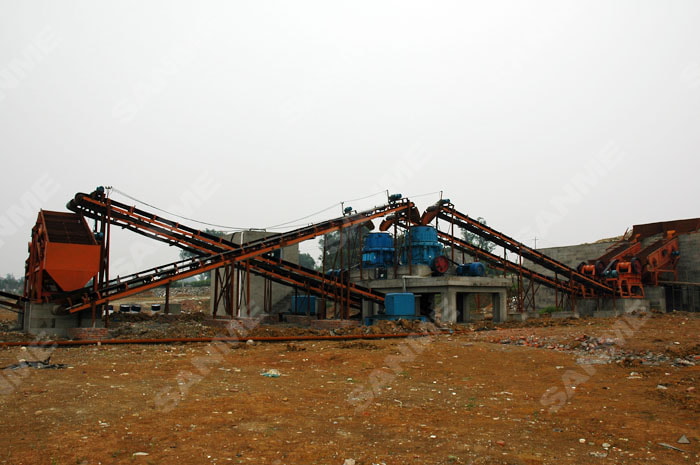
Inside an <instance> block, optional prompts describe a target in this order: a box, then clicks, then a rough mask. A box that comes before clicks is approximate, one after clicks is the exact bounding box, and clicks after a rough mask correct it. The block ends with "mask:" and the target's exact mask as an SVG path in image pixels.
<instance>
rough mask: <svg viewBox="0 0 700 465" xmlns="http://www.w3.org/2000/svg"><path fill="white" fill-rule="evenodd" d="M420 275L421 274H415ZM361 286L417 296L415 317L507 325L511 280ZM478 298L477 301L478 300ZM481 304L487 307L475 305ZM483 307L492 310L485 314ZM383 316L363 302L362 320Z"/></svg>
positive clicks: (411, 279)
mask: <svg viewBox="0 0 700 465" xmlns="http://www.w3.org/2000/svg"><path fill="white" fill-rule="evenodd" d="M414 272H416V273H420V272H421V271H420V270H416V271H414ZM360 284H362V285H364V286H366V287H369V288H372V289H375V290H378V291H380V292H384V293H390V292H412V293H413V294H415V296H416V302H415V316H425V317H428V318H429V319H433V320H435V321H439V322H444V323H462V322H468V321H475V320H481V319H484V318H488V317H489V315H487V314H485V313H488V314H490V315H491V316H492V318H493V321H506V320H507V319H508V311H507V289H508V287H509V286H510V285H511V280H510V279H509V278H494V277H468V276H454V275H444V276H430V275H428V276H421V275H420V274H418V275H401V274H398V276H397V277H394V278H392V279H374V280H367V281H361V282H360ZM477 296H478V298H477ZM479 300H481V303H483V304H484V305H483V306H482V305H476V304H477V302H478V301H479ZM484 307H487V308H488V309H490V311H488V310H487V312H484ZM381 313H382V309H381V308H380V306H379V305H377V304H374V303H371V302H364V304H363V309H362V316H363V318H365V317H371V316H373V315H378V314H381Z"/></svg>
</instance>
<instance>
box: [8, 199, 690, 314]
mask: <svg viewBox="0 0 700 465" xmlns="http://www.w3.org/2000/svg"><path fill="white" fill-rule="evenodd" d="M67 207H68V209H69V210H71V212H72V213H62V212H49V211H43V210H42V211H41V212H40V213H39V216H38V218H37V223H36V225H35V226H34V228H33V229H32V241H31V243H30V244H29V258H28V259H27V263H26V276H25V291H24V297H19V296H14V295H11V294H7V293H2V294H1V295H0V297H2V299H0V305H3V306H6V307H10V308H14V309H15V310H18V309H20V308H21V307H22V305H23V303H24V302H25V301H31V302H52V303H55V304H57V305H59V306H60V307H61V309H62V310H61V311H62V312H66V313H74V312H79V311H82V310H86V309H92V310H93V317H95V315H96V310H97V308H98V306H102V305H106V304H107V303H108V302H109V301H111V300H115V299H119V298H123V297H127V296H129V295H133V294H136V293H139V292H143V291H144V290H147V289H151V288H155V287H158V286H166V310H167V302H168V297H167V296H168V295H169V285H170V283H172V282H174V281H177V280H180V279H183V278H187V277H190V276H194V275H196V274H200V273H202V272H206V271H215V273H214V279H213V283H212V285H213V286H214V287H215V293H214V294H215V300H216V302H215V306H214V308H215V309H218V307H219V304H221V306H222V307H223V308H224V312H225V313H226V314H227V315H229V316H242V315H239V312H240V309H241V308H240V300H241V295H234V290H233V287H234V286H233V280H234V276H236V275H237V274H238V275H240V274H241V273H243V274H245V275H246V276H248V278H247V279H248V281H247V283H248V286H247V288H246V289H244V290H243V291H241V290H240V289H239V291H238V292H239V294H241V293H243V294H247V295H245V299H246V302H250V295H249V294H250V286H249V282H250V281H249V275H250V274H255V275H259V276H263V277H265V278H266V279H268V280H269V281H272V282H278V283H281V284H285V285H289V286H293V287H295V288H298V289H301V290H303V291H304V292H306V293H310V294H314V295H318V296H321V297H322V298H328V299H331V300H333V301H335V302H337V303H338V304H339V305H340V306H341V308H342V310H343V312H342V316H343V317H344V318H347V317H348V315H349V309H350V308H351V307H359V306H360V304H361V302H362V301H363V300H369V301H374V302H378V303H382V302H383V300H384V296H383V294H382V293H380V292H376V291H373V290H371V289H368V288H365V287H363V286H359V285H357V284H354V283H351V282H349V281H348V278H347V273H342V272H341V273H339V274H338V275H336V276H334V277H329V276H327V275H326V274H325V273H323V272H318V271H315V270H309V269H306V268H304V267H301V266H299V265H296V264H293V263H290V262H287V261H284V260H281V259H280V258H279V256H275V254H274V252H276V251H278V250H279V249H281V248H283V247H287V246H290V245H294V244H298V243H300V242H302V241H306V240H309V239H313V238H316V237H319V236H322V235H325V234H328V233H331V232H334V231H340V232H341V234H342V231H343V230H345V229H347V228H351V227H356V226H359V225H364V226H366V227H367V228H368V229H370V230H371V229H372V228H373V227H374V226H373V223H372V220H375V219H382V222H381V225H380V228H379V229H380V230H381V231H387V230H389V229H390V228H392V227H393V228H394V236H395V237H397V228H398V227H401V228H410V227H412V226H416V225H429V224H431V223H433V222H434V223H435V227H436V229H437V231H438V239H439V240H440V241H441V242H442V243H444V244H446V245H448V246H450V248H451V250H452V254H453V256H452V261H453V262H454V251H455V250H456V251H461V252H465V253H468V254H469V255H471V256H474V257H475V258H476V259H478V260H481V261H484V262H487V263H489V264H490V266H491V267H492V268H494V269H496V270H499V271H502V272H503V273H504V276H505V275H506V273H511V274H512V276H514V277H516V278H517V280H518V303H519V309H520V310H521V311H524V310H526V309H530V308H532V309H533V310H534V309H535V294H536V291H537V288H538V287H539V286H546V287H549V288H552V289H554V291H555V295H556V302H557V306H561V307H564V306H565V305H567V304H568V306H570V307H572V308H573V307H575V302H576V299H579V298H586V297H612V298H615V297H623V298H626V297H641V296H643V295H644V291H643V282H646V283H653V284H656V283H658V281H659V277H660V276H661V275H662V274H663V273H674V277H675V267H676V264H677V262H678V259H679V250H678V238H677V236H676V232H675V230H670V229H669V228H668V226H669V225H671V226H673V224H670V223H669V224H665V223H664V224H663V226H658V225H645V226H644V227H643V228H646V229H639V232H637V231H633V234H632V237H633V239H631V240H627V241H621V242H619V243H617V244H616V245H615V246H614V247H612V248H611V250H609V251H608V252H606V254H604V255H603V256H602V257H599V258H598V259H597V260H592V261H590V262H587V263H582V264H581V265H579V267H578V268H577V269H574V268H571V267H569V266H567V265H565V264H563V263H561V262H559V261H557V260H554V259H552V258H551V257H548V256H547V255H546V254H543V253H542V252H540V251H538V250H536V249H532V248H530V247H528V246H526V245H525V244H523V243H521V242H518V241H516V240H515V239H513V238H511V237H509V236H507V235H505V234H503V233H501V232H499V231H497V230H495V229H494V228H491V227H489V226H487V225H484V224H482V223H480V222H479V221H476V220H474V219H472V218H470V217H469V216H468V215H466V214H464V213H461V212H459V211H457V210H456V209H455V207H454V205H453V204H452V203H451V202H450V201H449V200H447V199H444V200H440V201H439V202H438V203H436V204H435V205H432V206H430V207H428V208H427V209H426V211H425V212H423V213H422V214H421V213H420V211H419V210H418V209H417V208H416V206H415V205H414V204H413V202H411V201H410V200H408V199H405V198H401V196H400V195H398V196H390V197H389V201H388V203H387V204H385V205H382V206H379V207H375V208H372V209H369V210H366V211H363V212H359V213H358V212H353V211H351V209H349V210H346V211H345V214H344V215H343V216H342V217H338V218H335V219H332V220H328V221H322V222H319V223H315V224H311V225H309V226H305V227H301V228H298V229H295V230H292V231H289V232H286V233H280V234H273V235H271V236H268V237H265V238H262V239H257V240H252V241H248V242H246V243H244V244H235V243H233V242H231V241H229V240H227V239H225V238H222V237H219V236H215V235H211V234H208V233H206V232H204V231H201V230H198V229H195V228H191V227H188V226H186V225H183V224H181V223H180V222H178V221H173V220H169V219H167V218H164V217H162V216H158V215H155V214H153V213H150V212H147V211H145V210H142V209H139V208H136V207H135V206H130V205H126V204H123V203H120V202H118V201H115V200H113V199H111V198H109V196H108V195H107V193H106V192H105V189H104V188H98V189H96V190H95V191H94V192H92V193H90V194H83V193H79V194H76V195H75V197H74V198H73V199H72V200H71V201H70V202H69V203H68V205H67ZM86 218H89V219H91V220H94V223H95V224H94V230H92V229H91V228H90V227H89V226H88V224H87V222H86ZM689 221H690V220H684V221H682V222H677V224H674V225H675V226H677V227H678V228H679V229H681V230H683V231H684V232H685V231H686V230H691V229H693V230H697V229H698V227H700V223H698V224H696V223H697V221H696V222H693V223H691V222H689ZM693 221H695V220H693ZM440 222H442V223H443V224H446V225H447V228H444V227H442V228H441V227H440ZM112 226H118V227H120V228H124V229H128V230H130V231H133V232H135V233H137V234H140V235H143V236H145V237H149V238H152V239H154V240H158V241H161V242H164V243H167V244H170V245H173V246H176V247H179V248H181V249H184V250H188V251H190V252H193V253H194V254H196V255H197V256H196V257H194V258H191V259H186V260H180V261H177V262H173V263H168V264H165V265H162V266H158V267H154V268H151V269H148V270H143V271H139V272H137V273H133V274H131V275H128V276H123V277H119V278H116V279H110V278H109V245H110V237H111V233H110V229H111V227H112ZM657 226H658V227H662V228H663V229H664V231H665V234H664V237H663V238H662V239H659V240H658V241H656V242H654V243H653V244H651V245H649V246H648V247H646V248H644V249H642V246H641V240H642V239H644V238H645V237H648V236H650V235H652V234H657V233H658V231H657V229H658V228H657ZM455 228H456V229H457V232H458V234H455ZM635 228H637V227H635ZM462 230H464V231H469V232H471V233H474V234H477V235H478V236H480V237H482V238H484V239H485V240H487V241H489V242H492V243H494V244H496V245H498V246H500V247H502V249H503V256H502V257H501V256H498V255H495V254H493V253H491V252H488V251H486V250H482V249H480V248H478V247H475V246H474V245H472V244H470V243H469V242H467V241H465V240H463V239H462V238H461V237H460V234H459V233H460V232H461V231H462ZM508 253H510V254H511V256H510V257H508ZM524 260H526V261H528V262H531V263H534V264H535V265H537V266H539V267H540V268H541V269H543V270H546V271H549V272H550V273H551V274H545V273H544V272H541V271H537V270H534V269H532V267H531V266H529V265H525V264H524ZM341 267H342V266H341ZM88 283H89V285H87V284H88ZM239 284H240V281H239ZM248 311H250V308H249V307H248ZM215 316H216V310H215Z"/></svg>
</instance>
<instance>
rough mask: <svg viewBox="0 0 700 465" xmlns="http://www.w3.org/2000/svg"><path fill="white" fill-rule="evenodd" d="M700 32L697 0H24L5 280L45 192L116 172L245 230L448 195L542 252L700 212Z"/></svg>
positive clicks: (4, 15)
mask: <svg viewBox="0 0 700 465" xmlns="http://www.w3.org/2000/svg"><path fill="white" fill-rule="evenodd" d="M698 25H700V2H697V1H695V0H690V1H667V2H662V1H638V2H633V1H609V0H605V1H583V0H582V1H577V2H567V1H560V0H557V1H547V2H545V1H529V2H525V1H513V2H503V1H496V2H465V1H455V2H446V1H445V2H416V1H400V2H398V1H397V2H382V1H353V2H342V3H341V2H329V1H318V2H311V1H294V2H292V1H288V2H261V1H250V2H243V1H232V2H223V1H222V2H182V1H163V2H141V1H138V2H137V1H134V2H124V1H122V2H110V3H107V2H94V1H72V2H50V1H45V2H24V1H7V0H3V1H1V2H0V153H1V154H2V173H3V176H2V179H1V181H0V194H1V195H0V274H4V273H8V272H11V273H15V274H19V273H21V272H22V271H23V264H24V260H25V258H26V255H27V242H28V241H29V239H30V230H31V227H32V225H33V224H34V221H35V219H36V214H37V208H36V207H37V205H36V204H37V203H39V204H40V205H41V207H42V208H44V209H47V210H59V211H63V210H65V208H64V206H65V204H66V202H67V201H68V200H69V199H70V198H71V197H72V196H73V195H74V193H76V192H81V191H82V192H89V191H91V190H92V189H93V188H94V187H95V186H98V185H111V186H114V187H115V188H117V189H119V190H120V191H123V192H126V193H128V194H130V195H132V196H134V197H136V198H139V199H143V200H145V201H148V202H150V203H152V204H154V205H157V206H160V207H162V208H166V209H170V210H171V211H174V212H175V213H181V214H184V215H186V216H189V217H192V218H196V219H201V220H203V221H208V222H211V223H217V224H222V225H230V226H239V227H265V226H271V225H275V224H278V223H282V222H286V221H289V220H294V219H296V218H300V217H303V216H305V215H307V214H309V213H313V212H315V211H318V210H321V209H323V208H326V207H328V206H330V205H333V204H334V203H336V202H339V201H342V200H346V199H352V198H358V197H363V196H365V195H369V194H373V193H376V192H378V191H381V190H384V189H388V190H390V191H392V192H400V193H403V194H405V195H418V194H424V193H433V192H436V191H444V194H445V196H446V197H449V198H451V199H452V201H453V202H454V203H455V204H456V206H457V207H458V209H460V210H462V211H464V212H466V213H468V214H470V215H472V216H475V217H478V216H483V217H485V218H486V219H487V221H488V222H489V224H490V225H492V226H493V227H495V228H497V229H500V230H502V231H503V232H505V233H507V234H511V235H514V236H516V237H517V238H519V239H521V240H523V241H525V242H526V243H528V244H530V245H532V243H533V241H532V239H533V237H535V236H537V237H538V246H539V247H547V246H553V245H565V244H574V243H580V242H586V241H594V240H596V239H599V238H602V237H609V236H613V235H619V234H622V233H623V232H624V231H625V229H626V228H627V227H628V226H631V225H633V224H636V223H645V222H653V221H662V220H672V219H679V218H689V217H697V216H700V211H698V209H697V207H696V200H697V198H698V193H699V192H700V188H699V187H698V182H697V178H698V176H699V175H700V169H699V168H700V161H698V154H699V153H698V149H699V148H700V28H699V27H698ZM437 198H438V195H437V194H431V195H428V196H424V197H419V198H416V201H417V202H418V203H419V204H420V205H421V207H425V206H426V205H427V204H429V203H432V202H434V201H435V200H436V199H437ZM115 199H119V200H125V199H124V197H121V196H119V195H117V194H115ZM382 201H383V198H382V196H375V197H372V198H370V199H366V200H364V201H358V202H356V203H354V204H353V206H354V207H356V208H364V207H368V206H371V205H373V204H380V203H382ZM339 213H340V207H337V208H335V209H332V210H329V211H327V212H325V213H324V214H321V215H318V216H316V217H315V218H316V219H324V218H330V217H334V216H338V215H339ZM306 249H308V247H306V248H305V250H306ZM113 254H114V255H116V256H117V257H115V256H114V255H113V259H116V258H118V256H121V258H122V262H121V263H119V264H118V265H115V268H117V271H119V272H122V273H125V272H128V271H138V270H139V269H140V268H145V267H148V266H152V265H157V264H159V263H165V262H168V261H171V260H173V259H175V258H176V257H177V251H175V250H174V249H167V248H166V249H162V248H160V247H159V246H158V247H156V248H153V247H152V246H151V245H150V244H149V243H148V242H147V241H145V240H139V239H137V238H136V237H134V235H133V234H122V235H118V236H115V243H114V249H113Z"/></svg>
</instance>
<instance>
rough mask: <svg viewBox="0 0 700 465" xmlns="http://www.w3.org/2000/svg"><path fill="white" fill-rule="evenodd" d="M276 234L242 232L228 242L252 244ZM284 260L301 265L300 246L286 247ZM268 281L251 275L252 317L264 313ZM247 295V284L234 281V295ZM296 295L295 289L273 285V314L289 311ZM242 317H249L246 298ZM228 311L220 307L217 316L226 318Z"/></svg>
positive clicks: (212, 297) (212, 310) (212, 293)
mask: <svg viewBox="0 0 700 465" xmlns="http://www.w3.org/2000/svg"><path fill="white" fill-rule="evenodd" d="M274 234H275V233H271V232H266V231H241V232H237V233H234V234H232V235H231V236H230V237H229V238H228V240H230V241H231V242H234V243H236V244H242V243H245V242H250V241H254V240H258V239H264V238H266V237H269V236H272V235H274ZM281 253H282V259H283V260H286V261H288V262H292V263H296V264H298V263H299V246H298V245H292V246H289V247H284V248H283V249H282V250H281ZM214 273H215V272H214V271H212V275H211V279H212V285H211V305H210V308H209V311H210V313H212V314H213V313H214V303H215V300H214V288H215V286H214V279H215V275H214ZM265 281H266V279H265V278H263V277H261V276H255V275H253V274H251V275H250V300H251V305H250V316H251V317H255V316H258V315H260V314H262V313H264V289H265ZM246 293H247V284H246V283H245V282H244V281H242V282H240V283H239V282H238V280H234V295H238V296H241V295H242V296H245V295H246ZM293 294H294V289H293V288H291V287H289V286H285V285H282V284H277V283H272V293H271V296H272V300H271V303H272V309H273V312H275V311H277V312H281V311H287V310H289V309H288V308H286V307H287V302H288V301H289V299H290V298H291V296H292V295H293ZM241 302H242V307H241V316H248V312H247V307H246V306H245V297H243V299H242V300H241ZM225 315H226V311H225V309H224V308H223V306H222V305H219V308H218V309H217V316H225Z"/></svg>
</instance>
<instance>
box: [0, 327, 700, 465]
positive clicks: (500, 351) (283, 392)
mask: <svg viewBox="0 0 700 465" xmlns="http://www.w3.org/2000/svg"><path fill="white" fill-rule="evenodd" d="M187 318H189V320H187ZM197 318H198V317H196V316H189V317H183V318H181V319H180V320H178V321H177V322H170V323H167V324H166V323H160V324H161V325H162V326H163V327H165V326H167V325H169V324H170V325H173V326H174V328H173V331H175V330H177V331H182V328H187V327H190V328H195V329H194V330H193V333H196V332H197V331H199V326H197V325H200V324H201V322H200V321H198V319H197ZM127 323H133V324H144V323H147V324H151V323H153V322H152V321H149V320H148V319H144V320H143V321H136V322H127ZM6 329H7V328H6ZM405 329H406V328H403V327H401V326H400V325H393V326H392V325H389V326H388V327H385V328H381V330H382V331H397V332H398V331H401V330H405ZM414 329H415V328H414ZM453 329H457V330H460V331H461V332H455V333H454V334H451V335H439V336H435V335H429V336H426V337H422V338H412V339H385V340H352V341H320V342H316V341H295V342H284V343H257V344H254V345H249V344H246V343H236V344H215V343H198V344H177V345H164V344H161V345H101V346H81V347H72V348H56V349H53V350H52V349H35V348H31V347H29V348H21V347H11V348H5V349H0V367H4V366H6V365H11V364H16V363H17V362H18V360H20V359H23V360H43V359H45V358H46V357H47V356H49V355H50V356H51V363H60V364H67V365H68V366H69V368H63V369H36V368H21V369H17V370H2V371H0V392H1V394H0V415H1V416H2V424H3V426H4V428H2V430H0V464H27V465H29V464H32V465H33V464H37V465H43V464H46V465H51V464H71V465H72V464H172V463H184V464H222V463H256V464H257V463H267V464H275V465H281V464H337V465H342V464H343V463H344V462H345V460H346V459H352V460H354V461H355V463H356V464H358V465H360V464H362V465H365V464H367V465H369V464H381V463H384V464H387V465H390V464H407V463H411V464H413V463H415V464H504V465H505V464H508V465H526V464H527V465H531V464H639V463H658V464H700V422H699V421H698V418H699V415H700V401H699V398H698V388H699V386H698V384H699V383H698V380H699V379H700V360H698V358H699V356H700V338H699V337H698V334H700V315H698V314H684V313H673V314H665V315H636V316H628V317H625V318H617V319H613V318H611V319H595V320H594V319H582V320H554V319H542V320H531V321H529V322H525V323H508V324H503V325H499V324H493V323H483V324H476V325H470V326H463V327H455V328H453ZM209 330H211V328H207V330H206V331H209ZM168 331H170V330H168ZM356 331H360V332H363V331H371V330H367V329H358V330H356ZM270 332H277V333H281V334H285V333H286V332H289V333H292V332H295V333H298V334H310V333H308V332H307V330H302V329H299V328H283V327H282V328H279V327H261V328H256V329H254V330H253V331H251V333H250V334H269V333H270ZM164 333H167V331H165V332H164ZM8 334H10V333H7V332H4V333H2V335H0V337H3V338H5V336H7V335H8ZM324 334H328V331H326V332H324ZM683 435H685V436H686V437H687V439H688V440H689V442H690V443H689V444H683V443H678V442H677V441H678V440H679V438H681V436H683ZM662 444H665V445H662ZM669 446H672V447H675V448H677V449H681V450H675V449H671V448H669ZM347 463H351V462H347Z"/></svg>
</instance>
